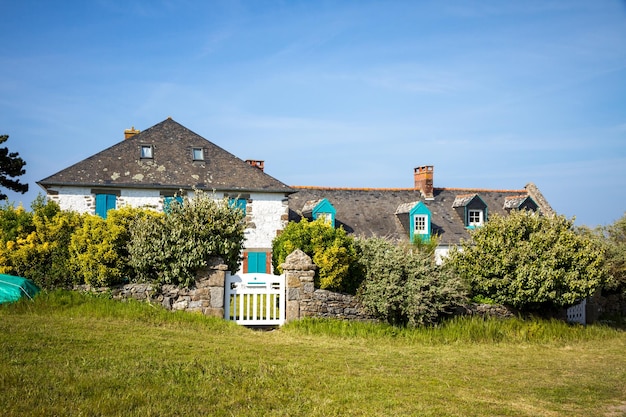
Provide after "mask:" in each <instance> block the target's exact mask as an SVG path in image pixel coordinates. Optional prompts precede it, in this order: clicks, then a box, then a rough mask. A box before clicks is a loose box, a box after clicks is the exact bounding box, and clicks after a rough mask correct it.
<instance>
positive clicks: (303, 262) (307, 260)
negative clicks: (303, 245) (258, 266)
mask: <svg viewBox="0 0 626 417" xmlns="http://www.w3.org/2000/svg"><path fill="white" fill-rule="evenodd" d="M281 268H282V269H283V270H284V271H290V270H298V271H308V270H315V269H316V268H317V267H316V266H315V264H313V262H312V261H311V257H310V256H309V255H307V254H306V253H304V252H302V251H301V250H300V249H296V250H295V251H293V252H291V253H290V254H289V255H287V258H285V262H284V263H283V264H282V265H281Z"/></svg>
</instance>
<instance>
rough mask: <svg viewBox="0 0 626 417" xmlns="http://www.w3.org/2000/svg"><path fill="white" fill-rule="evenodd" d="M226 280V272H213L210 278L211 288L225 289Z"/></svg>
mask: <svg viewBox="0 0 626 417" xmlns="http://www.w3.org/2000/svg"><path fill="white" fill-rule="evenodd" d="M225 280H226V272H225V271H215V270H214V271H212V272H211V275H210V276H209V281H208V285H209V286H211V287H222V288H223V287H224V282H225Z"/></svg>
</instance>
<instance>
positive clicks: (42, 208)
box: [0, 198, 82, 288]
mask: <svg viewBox="0 0 626 417" xmlns="http://www.w3.org/2000/svg"><path fill="white" fill-rule="evenodd" d="M32 208H33V213H32V217H31V220H30V221H24V222H22V223H20V222H17V223H13V224H14V225H15V224H18V226H17V227H15V228H12V229H11V230H13V231H14V232H15V234H14V235H12V236H14V239H10V240H6V241H2V242H0V273H7V274H14V275H19V276H23V277H26V278H29V279H31V280H33V281H34V282H35V283H36V284H37V285H39V286H40V287H42V288H57V287H70V286H71V285H72V284H73V283H74V279H73V277H72V274H71V272H70V271H69V257H70V255H69V244H70V240H71V236H72V234H73V233H74V230H76V228H77V227H79V226H80V224H81V222H82V219H81V216H79V215H78V214H76V213H73V212H68V211H62V210H61V209H60V207H59V206H58V204H56V203H54V202H52V201H48V202H47V203H46V202H45V201H44V200H43V198H38V199H37V200H35V202H34V203H33V206H32ZM7 210H9V211H10V210H15V211H16V213H15V215H16V218H18V219H26V215H25V214H24V213H23V208H21V207H18V208H17V209H12V208H10V209H9V208H7ZM9 216H13V215H12V214H9ZM5 224H7V223H5ZM9 235H11V234H10V233H9V234H5V236H9Z"/></svg>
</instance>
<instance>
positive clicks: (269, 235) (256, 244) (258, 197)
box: [244, 193, 289, 249]
mask: <svg viewBox="0 0 626 417" xmlns="http://www.w3.org/2000/svg"><path fill="white" fill-rule="evenodd" d="M250 198H251V200H252V202H248V208H247V212H248V216H250V222H251V223H252V224H254V227H252V228H248V229H246V232H245V239H246V240H245V243H244V245H245V247H246V248H268V249H269V248H271V247H272V240H273V239H274V238H275V237H276V234H277V231H278V230H283V229H284V228H285V226H287V220H286V219H287V215H288V214H289V211H288V210H289V207H288V204H287V200H286V197H285V196H284V195H282V194H264V193H252V194H250Z"/></svg>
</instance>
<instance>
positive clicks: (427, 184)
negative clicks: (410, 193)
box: [413, 165, 435, 200]
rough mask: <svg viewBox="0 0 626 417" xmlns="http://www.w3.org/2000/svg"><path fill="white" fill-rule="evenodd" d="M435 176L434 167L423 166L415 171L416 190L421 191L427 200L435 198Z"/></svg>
mask: <svg viewBox="0 0 626 417" xmlns="http://www.w3.org/2000/svg"><path fill="white" fill-rule="evenodd" d="M433 175H434V167H433V166H432V165H423V166H420V167H417V168H415V169H414V171H413V177H414V178H415V189H416V190H420V192H421V193H422V196H424V198H425V199H426V200H432V199H434V198H435V196H434V194H433Z"/></svg>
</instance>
